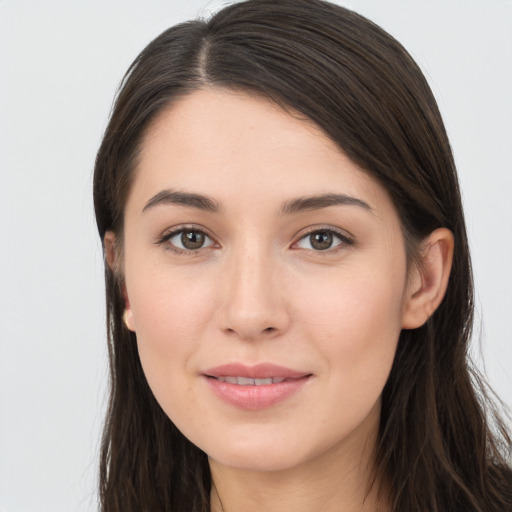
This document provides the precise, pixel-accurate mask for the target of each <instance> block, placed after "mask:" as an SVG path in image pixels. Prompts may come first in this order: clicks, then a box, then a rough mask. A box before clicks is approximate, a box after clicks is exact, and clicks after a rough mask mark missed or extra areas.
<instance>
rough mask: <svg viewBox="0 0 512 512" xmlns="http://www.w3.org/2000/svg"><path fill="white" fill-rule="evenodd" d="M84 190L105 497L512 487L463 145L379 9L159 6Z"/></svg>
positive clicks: (160, 505) (266, 498)
mask: <svg viewBox="0 0 512 512" xmlns="http://www.w3.org/2000/svg"><path fill="white" fill-rule="evenodd" d="M94 195H95V208H96V216H97V222H98V228H99V232H100V236H101V238H102V240H103V242H104V248H105V257H106V263H107V264H106V287H107V315H108V319H109V321H108V332H109V340H110V344H109V348H110V362H111V379H112V389H111V400H110V407H109V411H108V416H107V423H106V427H105V433H104V442H103V451H102V464H101V490H100V492H101V500H102V507H103V510H104V511H109V512H110V511H117V510H119V511H121V510H123V511H130V510H134V511H135V510H166V511H167V510H169V511H184V510H187V511H189V510H201V511H208V510H212V511H221V510H224V511H226V512H228V511H231V510H253V509H254V510H256V509H257V510H326V511H328V510H345V511H347V510H368V511H374V510H382V511H390V510H393V511H411V510H422V511H423V510H439V511H444V510H465V511H484V510H485V511H494V510H495V511H505V510H509V509H510V507H511V506H512V496H511V484H510V469H509V468H508V466H507V464H508V462H507V460H506V455H507V450H508V449H509V447H510V438H509V436H508V433H507V431H506V428H505V426H504V425H503V424H502V423H501V422H500V421H499V420H498V419H496V420H495V422H496V423H495V424H494V426H495V427H497V429H492V426H493V425H489V424H488V419H487V418H486V414H485V412H486V409H487V407H488V401H487V399H486V398H485V391H484V389H485V388H484V387H483V386H482V384H481V383H480V380H479V379H478V377H475V376H474V375H473V373H472V370H470V368H469V367H468V361H467V357H466V351H467V343H468V340H469V337H470V333H471V325H472V306H473V296H472V280H471V267H470V260H469V253H468V247H467V239H466V232H465V226H464V217H463V212H462V207H461V201H460V194H459V190H458V183H457V176H456V171H455V167H454V163H453V158H452V155H451V150H450V146H449V143H448V140H447V137H446V133H445V130H444V127H443V124H442V120H441V118H440V115H439V112H438V109H437V106H436V103H435V100H434V98H433V96H432V93H431V92H430V89H429V87H428V85H427V83H426V81H425V79H424V77H423V76H422V74H421V72H420V71H419V69H418V67H417V66H416V64H415V63H414V62H413V61H412V59H411V58H410V56H409V55H408V54H407V53H406V52H405V50H404V49H403V48H402V47H401V46H400V45H399V43H397V42H396V41H395V40H394V39H393V38H391V37H390V36H389V35H388V34H386V33H385V32H384V31H382V30H381V29H380V28H378V27H376V26H375V25H373V24H372V23H371V22H369V21H368V20H366V19H364V18H362V17H360V16H358V15H357V14H355V13H353V12H351V11H348V10H346V9H343V8H340V7H337V6H334V5H331V4H329V3H325V2H322V1H318V0H299V1H297V0H293V1H292V0H284V1H283V0H250V1H247V2H242V3H239V4H236V5H233V6H231V7H228V8H226V9H224V10H222V11H220V12H219V13H217V14H216V15H215V16H213V17H212V18H211V19H210V20H209V21H207V22H202V21H196V22H190V23H186V24H182V25H178V26H176V27H173V28H171V29H169V30H167V31H166V32H164V33H163V34H162V35H161V36H159V37H158V38H157V39H155V41H153V42H152V43H151V44H150V45H149V46H148V47H147V48H145V49H144V50H143V52H142V53H141V54H140V55H139V57H138V58H137V59H136V61H135V62H134V64H133V65H132V66H131V68H130V70H129V71H128V73H127V75H126V77H125V80H124V83H123V85H122V88H121V90H120V93H119V96H118V99H117V101H116V105H115V107H114V111H113V113H112V117H111V120H110V123H109V125H108V127H107V130H106V133H105V136H104V139H103V142H102V145H101V147H100V150H99V152H98V156H97V161H96V169H95V182H94ZM475 386H476V388H475ZM493 421H494V419H493ZM496 432H497V434H496Z"/></svg>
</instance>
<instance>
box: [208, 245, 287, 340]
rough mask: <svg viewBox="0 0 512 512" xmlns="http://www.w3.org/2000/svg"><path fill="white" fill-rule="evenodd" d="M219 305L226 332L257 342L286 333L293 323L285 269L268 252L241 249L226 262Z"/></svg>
mask: <svg viewBox="0 0 512 512" xmlns="http://www.w3.org/2000/svg"><path fill="white" fill-rule="evenodd" d="M226 267H227V268H226V270H225V273H224V276H223V277H222V280H223V283H222V286H220V287H219V289H220V290H219V291H220V293H221V294H222V296H221V298H220V305H219V306H220V307H219V308H218V310H217V312H218V315H219V316H218V318H219V325H220V328H221V329H222V331H223V332H225V333H227V334H229V335H232V336H238V337H239V338H240V339H243V340H247V341H255V340H260V339H269V338H274V337H277V336H279V335H280V334H283V333H284V332H285V331H286V330H287V329H288V327H289V325H290V314H289V310H288V307H287V306H288V302H289V300H288V298H287V297H286V293H285V291H284V289H283V273H282V269H280V268H279V266H278V265H277V263H276V259H275V258H272V256H271V255H270V254H268V253H267V252H266V251H263V250H259V251H257V250H256V249H254V248H253V249H252V250H250V249H249V248H247V250H241V251H239V252H238V253H237V254H235V255H233V257H232V258H230V260H229V261H227V262H226Z"/></svg>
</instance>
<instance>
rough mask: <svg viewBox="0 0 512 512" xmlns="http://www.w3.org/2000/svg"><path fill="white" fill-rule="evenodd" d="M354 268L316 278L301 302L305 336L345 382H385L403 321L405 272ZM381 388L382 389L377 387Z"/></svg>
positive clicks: (382, 383)
mask: <svg viewBox="0 0 512 512" xmlns="http://www.w3.org/2000/svg"><path fill="white" fill-rule="evenodd" d="M389 270H390V272H382V273H381V274H379V275H377V274H376V273H372V274H371V275H370V274H366V275H365V273H364V272H363V273H362V272H356V271H354V272H352V273H349V274H347V275H345V276H343V278H340V279H336V280H329V281H326V282H324V283H321V282H320V283H319V282H318V281H317V282H316V285H317V293H316V294H307V295H306V296H307V297H309V298H308V300H305V301H303V303H302V308H303V309H302V314H301V317H302V318H304V319H305V322H306V328H307V330H308V333H309V336H308V337H310V338H312V339H316V340H317V348H318V350H319V351H321V352H323V354H324V355H325V357H324V360H325V361H328V364H329V371H330V373H332V374H333V376H335V377H336V379H338V380H340V381H341V380H343V381H344V383H345V384H347V385H348V384H355V383H357V384H362V383H366V385H367V386H370V384H371V383H372V382H373V381H375V384H376V386H377V387H379V386H383V385H384V383H385V380H386V379H387V375H388V373H389V370H390V369H391V365H392V363H393V358H394V354H395V350H396V345H397V342H398V337H399V335H400V331H401V325H402V308H403V284H404V277H403V276H400V275H397V274H396V273H394V272H393V266H392V265H390V266H389ZM379 394H380V391H379Z"/></svg>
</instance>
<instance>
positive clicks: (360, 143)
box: [94, 0, 512, 512]
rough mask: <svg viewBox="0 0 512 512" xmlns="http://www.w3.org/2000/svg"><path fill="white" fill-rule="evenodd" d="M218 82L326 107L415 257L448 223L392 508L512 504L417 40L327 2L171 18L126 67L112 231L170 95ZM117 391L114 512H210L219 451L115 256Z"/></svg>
mask: <svg viewBox="0 0 512 512" xmlns="http://www.w3.org/2000/svg"><path fill="white" fill-rule="evenodd" d="M205 86H216V87H221V88H228V89H235V90H244V91H250V92H252V93H255V94H258V95H260V96H262V97H265V98H267V99H270V100H271V101H274V102H276V103H278V104H279V105H281V106H282V107H284V108H285V109H288V110H290V111H294V112H298V113H300V114H301V115H304V116H305V117H307V118H309V119H311V120H313V121H314V122H315V123H316V124H317V125H318V126H320V127H321V128H322V129H323V130H324V131H325V133H326V134H328V136H329V137H331V138H332V140H333V141H335V142H336V143H337V144H338V145H339V147H340V148H341V149H342V150H343V151H344V152H345V154H346V155H348V156H349V157H350V158H351V159H352V160H353V161H354V162H356V163H357V164H358V165H359V166H361V167H362V168H363V169H365V170H366V171H367V172H368V173H369V174H370V175H371V176H373V177H374V178H376V179H377V180H379V182H380V183H382V184H383V185H384V186H385V187H386V189H387V190H388V192H389V194H390V195H391V197H392V199H393V202H394V204H395V206H396V208H397V210H398V212H399V215H400V218H401V221H402V226H403V232H404V236H405V240H406V242H407V245H408V248H409V252H410V254H409V256H410V257H411V258H413V257H414V246H415V242H417V241H419V240H421V239H422V238H423V237H425V236H426V235H427V234H429V233H430V232H431V231H432V230H434V229H436V228H438V227H447V228H449V229H450V230H451V231H452V232H453V235H454V238H455V255H454V261H453V267H452V272H451V277H450V283H449V286H448V290H447V293H446V296H445V298H444V300H443V302H442V303H441V306H440V307H439V308H438V310H437V311H436V312H435V313H434V314H433V316H432V317H431V318H430V319H429V321H428V322H427V323H426V324H425V325H424V326H422V327H420V328H418V329H414V330H404V331H402V333H401V335H400V339H399V343H398V348H397V353H396V357H395V361H394V364H393V367H392V370H391V374H390V376H389V379H388V382H387V384H386V386H385V388H384V391H383V395H382V413H381V424H380V433H379V445H378V449H377V453H376V466H377V468H378V472H379V474H381V475H385V478H386V481H387V482H388V484H389V487H390V492H391V503H392V508H393V510H394V511H400V512H411V511H416V510H417V511H426V510H429V511H439V512H441V511H443V512H444V511H448V510H450V511H455V510H457V511H459V510H461V511H462V510H464V511H466V512H469V511H473V512H477V511H478V512H484V511H485V512H492V511H496V512H497V511H501V512H505V511H510V510H512V491H511V477H510V468H509V466H508V461H507V457H508V456H509V450H510V446H511V440H510V437H509V435H508V433H507V429H506V427H505V425H504V423H503V422H501V421H500V420H499V419H498V418H497V416H496V415H495V414H494V409H493V408H492V406H491V405H490V404H491V402H490V401H489V399H488V398H487V393H486V392H485V389H486V388H485V386H484V385H483V384H482V382H483V381H482V379H481V378H480V377H479V376H478V375H477V373H476V372H475V370H473V369H472V367H471V366H470V364H469V357H468V342H469V339H470V336H471V328H472V322H473V286H472V275H471V264H470V257H469V251H468V243H467V237H466V229H465V224H464V215H463V211H462V206H461V199H460V193H459V187H458V181H457V175H456V170H455V165H454V161H453V157H452V152H451V149H450V145H449V142H448V138H447V135H446V132H445V129H444V126H443V122H442V120H441V117H440V114H439V110H438V107H437V105H436V101H435V99H434V97H433V95H432V92H431V90H430V88H429V86H428V84H427V82H426V80H425V78H424V76H423V75H422V73H421V71H420V70H419V68H418V66H417V65H416V63H415V62H414V61H413V60H412V58H411V57H410V56H409V54H408V53H407V52H406V51H405V50H404V48H403V47H402V46H401V45H400V44H399V43H398V42H397V41H396V40H395V39H393V38H392V37H391V36H390V35H389V34H387V33H386V32H384V31H383V30H382V29H381V28H379V27H377V26H376V25H374V24H373V23H372V22H371V21H369V20H367V19H365V18H363V17H362V16H359V15H358V14H356V13H354V12H352V11H350V10H347V9H344V8H342V7H338V6H335V5H333V4H330V3H327V2H324V1H321V0H249V1H246V2H241V3H236V4H234V5H232V6H229V7H227V8H225V9H223V10H222V11H220V12H218V13H217V14H215V15H214V16H213V17H212V18H211V19H210V20H206V21H192V22H188V23H184V24H180V25H177V26H175V27H172V28H170V29H168V30H166V31H165V32H164V33H163V34H161V35H160V36H159V37H157V38H156V39H155V40H154V41H152V42H151V43H150V44H149V45H148V46H147V47H146V48H145V49H144V50H143V51H142V52H141V54H140V55H139V56H138V57H137V59H136V60H135V61H134V63H133V64H132V65H131V67H130V69H129V70H128V72H127V74H126V76H125V78H124V80H123V83H122V85H121V88H120V92H119V94H118V97H117V100H116V103H115V106H114V109H113V112H112V115H111V118H110V122H109V124H108V127H107V129H106V132H105V135H104V138H103V142H102V144H101V147H100V149H99V151H98V155H97V159H96V167H95V174H94V205H95V211H96V218H97V223H98V229H99V234H100V237H101V239H102V240H103V238H104V236H105V233H106V232H107V231H113V232H114V233H116V235H117V238H118V240H121V242H120V243H122V233H123V209H124V205H125V202H126V198H127V194H128V191H129V188H130V183H131V181H132V180H133V174H134V172H136V165H137V155H138V152H139V149H140V143H141V139H142V136H143V134H144V132H145V130H147V128H148V126H149V125H150V123H151V121H152V120H153V119H154V118H155V116H156V115H157V114H158V113H159V112H160V111H161V110H162V109H163V108H165V107H167V106H168V105H169V104H170V103H172V102H174V101H176V100H177V99H178V98H180V97H183V96H184V95H186V94H189V93H190V92H192V91H194V90H197V89H200V88H202V87H205ZM105 275H106V300H107V319H108V320H107V328H108V340H109V355H110V368H111V375H110V377H111V392H110V402H109V407H108V412H107V419H106V423H105V429H104V437H103V445H102V452H101V465H100V473H101V474H100V499H101V510H102V511H103V512H132V511H133V512H135V511H137V512H141V511H157V510H158V511H175V512H176V511H180V512H184V511H187V512H188V511H194V512H196V511H203V512H206V511H208V510H209V506H210V504H209V496H210V488H211V485H212V482H211V476H210V472H209V467H208V462H207V456H206V455H205V454H204V453H203V452H202V451H201V450H199V448H197V447H196V446H194V445H193V444H191V443H190V442H189V441H188V440H187V439H186V438H185V437H184V436H183V435H182V434H181V433H180V432H179V431H178V430H177V428H176V427H175V426H174V425H173V423H172V422H171V421H170V420H169V418H168V417H167V416H166V415H165V413H164V412H163V411H162V410H161V408H160V406H159V405H158V404H157V402H156V400H155V398H154V397H153V395H152V392H151V390H150V388H149V386H148V384H147V382H146V379H145V376H144V373H143V370H142V367H141V364H140V361H139V357H138V352H137V344H136V338H135V335H134V334H133V333H131V332H129V331H127V330H126V329H125V328H124V327H123V324H122V313H123V309H124V298H123V295H122V287H121V284H122V275H121V274H118V273H115V272H114V271H112V270H111V269H110V268H109V267H108V265H106V268H105Z"/></svg>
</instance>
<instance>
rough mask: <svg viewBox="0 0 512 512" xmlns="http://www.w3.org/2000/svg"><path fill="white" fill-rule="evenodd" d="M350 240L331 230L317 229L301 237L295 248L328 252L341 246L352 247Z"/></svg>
mask: <svg viewBox="0 0 512 512" xmlns="http://www.w3.org/2000/svg"><path fill="white" fill-rule="evenodd" d="M352 243H353V242H352V240H351V239H350V238H348V237H347V236H344V235H342V234H341V233H338V232H336V231H334V230H332V229H317V230H315V231H311V232H310V233H308V234H307V235H305V236H303V237H302V238H301V239H300V240H299V241H298V242H297V243H296V244H295V247H298V248H299V249H309V250H313V251H328V250H329V249H335V248H336V247H338V246H341V245H352Z"/></svg>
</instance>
